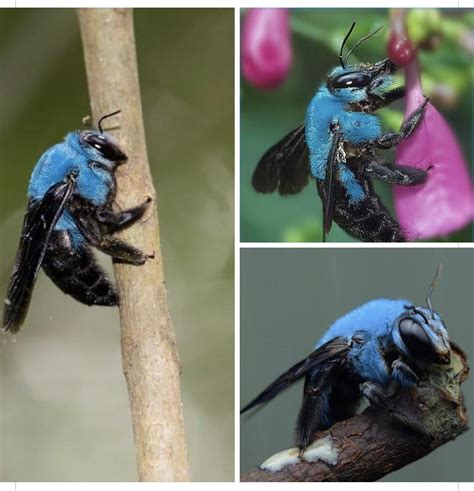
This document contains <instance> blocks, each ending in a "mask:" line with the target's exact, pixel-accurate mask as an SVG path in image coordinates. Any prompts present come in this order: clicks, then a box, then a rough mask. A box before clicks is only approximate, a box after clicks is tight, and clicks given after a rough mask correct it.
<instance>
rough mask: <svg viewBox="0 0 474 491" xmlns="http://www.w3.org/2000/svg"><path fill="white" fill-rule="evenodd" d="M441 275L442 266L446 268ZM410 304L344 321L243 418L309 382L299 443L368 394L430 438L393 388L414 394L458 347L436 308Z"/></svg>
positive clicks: (369, 308)
mask: <svg viewBox="0 0 474 491" xmlns="http://www.w3.org/2000/svg"><path fill="white" fill-rule="evenodd" d="M438 273H439V269H438ZM438 273H437V274H436V276H435V279H434V280H433V282H432V283H431V286H430V289H429V291H428V295H427V298H426V302H427V307H415V306H414V305H413V304H411V303H410V302H408V301H407V300H388V299H378V300H373V301H371V302H368V303H366V304H364V305H362V306H360V307H358V308H356V309H354V310H352V311H351V312H349V313H348V314H346V315H345V316H344V317H341V318H340V319H338V320H337V321H336V322H335V323H334V324H332V325H331V326H330V327H329V329H328V330H327V331H326V333H325V334H324V335H323V337H322V338H321V339H320V340H319V342H318V343H317V344H316V347H315V350H314V351H313V352H312V353H311V354H310V355H309V356H308V357H307V358H305V359H304V360H302V361H300V362H299V363H297V364H296V365H294V366H292V367H291V368H290V369H289V370H287V371H286V372H285V373H283V374H282V375H281V376H280V377H278V378H277V379H276V380H275V381H274V382H273V383H272V384H270V385H269V386H268V387H267V388H266V389H265V390H264V391H263V392H262V393H261V394H259V395H258V396H257V397H256V398H255V399H254V400H253V401H251V402H250V403H249V404H247V405H246V406H245V407H244V408H243V409H242V411H241V412H242V413H243V412H245V411H248V410H249V409H252V408H254V407H255V406H257V405H259V404H263V403H266V402H268V401H270V400H271V399H273V398H274V397H275V396H276V395H278V394H279V393H280V392H281V391H283V390H284V389H286V388H287V387H288V386H289V385H291V384H293V383H294V382H296V381H297V380H299V379H300V378H302V377H305V384H304V392H303V403H302V406H301V409H300V412H299V416H298V422H297V426H296V445H297V446H298V447H299V448H300V449H301V450H303V449H305V448H306V447H307V446H308V445H309V444H310V443H311V442H312V439H313V437H314V434H315V432H316V431H318V430H324V429H327V428H330V427H331V426H332V425H333V424H335V423H336V422H338V421H342V420H344V419H347V418H350V417H352V416H353V415H354V414H356V412H357V406H358V404H359V403H360V401H361V400H362V398H363V397H365V398H366V399H367V400H368V401H369V403H370V404H372V405H374V406H376V407H380V408H381V409H383V410H386V411H387V412H388V414H390V415H391V416H393V417H394V418H395V420H396V421H398V422H399V423H401V424H403V425H405V426H407V427H409V428H411V429H412V430H414V431H416V432H418V433H420V434H422V435H429V432H428V431H427V430H426V429H425V427H424V426H423V425H422V424H421V423H419V422H418V421H415V420H414V418H413V417H412V416H408V415H406V414H404V413H402V412H401V411H399V410H397V408H396V407H393V405H391V404H390V401H389V398H388V395H389V393H390V392H389V390H392V389H393V385H395V386H396V387H398V388H399V389H400V388H401V389H411V388H414V387H416V386H417V385H418V384H419V382H420V375H421V374H422V373H423V371H424V370H426V369H427V368H428V367H429V366H430V365H431V364H449V363H450V359H451V343H450V341H449V339H448V333H447V331H446V327H445V325H444V322H443V320H442V319H441V317H440V316H439V314H438V313H436V312H435V311H434V310H433V308H432V306H431V300H430V298H431V293H432V291H433V287H434V284H435V281H436V277H437V275H438Z"/></svg>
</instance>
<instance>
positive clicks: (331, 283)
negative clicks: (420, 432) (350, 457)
mask: <svg viewBox="0 0 474 491" xmlns="http://www.w3.org/2000/svg"><path fill="white" fill-rule="evenodd" d="M441 262H442V263H443V266H444V267H443V271H442V273H441V277H440V278H439V281H438V284H437V286H436V288H435V290H434V292H433V295H432V303H433V307H434V308H435V309H436V310H437V311H438V312H439V313H440V314H441V316H442V317H443V319H444V321H445V323H446V326H447V328H448V332H449V334H450V337H451V339H453V341H455V342H456V343H458V344H459V345H460V346H461V347H462V348H463V349H464V350H465V351H466V352H467V355H468V358H469V359H470V360H471V363H472V359H473V355H474V332H473V326H474V306H473V303H472V298H473V295H474V252H473V251H472V250H471V249H370V250H367V249H332V250H327V249H266V250H262V249H243V250H242V251H241V262H240V267H241V280H240V281H241V283H240V301H241V309H240V312H241V313H240V315H241V328H240V329H241V340H240V350H241V355H240V367H241V372H240V382H241V383H240V385H241V390H240V397H241V399H240V400H241V402H240V403H241V407H243V405H244V404H246V403H247V402H249V401H250V400H251V399H253V398H254V397H255V396H256V395H257V394H258V393H260V392H261V391H262V390H263V389H264V388H265V387H266V386H267V385H268V384H269V383H270V382H272V381H273V380H274V379H275V378H276V377H277V376H279V375H280V374H281V373H283V372H284V371H285V370H287V369H288V368H289V367H290V366H292V365H293V364H295V363H296V362H297V361H299V360H301V359H303V358H304V357H305V356H307V355H308V354H309V353H310V352H311V351H312V348H313V346H314V345H315V344H316V342H317V340H318V339H319V338H320V337H321V335H322V334H323V333H324V332H325V330H326V329H327V327H328V326H330V325H331V324H332V323H333V322H334V321H335V320H336V319H338V318H339V317H341V316H342V315H344V314H345V313H347V312H349V311H350V310H352V309H354V308H355V307H357V306H359V305H361V304H363V303H365V302H367V301H369V300H373V299H374V298H381V297H385V298H406V299H408V300H412V301H413V302H414V303H415V304H417V305H424V304H425V297H426V293H427V291H428V287H429V285H430V283H431V281H432V278H433V275H434V273H435V271H436V269H437V267H438V265H439V264H440V263H441ZM302 390H303V384H302V382H300V383H297V384H295V385H294V386H293V387H291V388H289V389H288V390H286V391H285V392H283V393H282V394H280V395H279V396H278V397H277V398H275V399H274V400H273V401H271V402H270V403H268V404H267V405H266V406H264V407H262V408H261V409H260V410H258V411H255V412H253V413H249V414H248V415H244V416H243V417H242V418H241V427H240V435H241V446H240V459H241V460H240V462H241V471H242V472H245V471H247V470H249V469H250V468H252V467H255V466H257V465H259V464H261V463H262V462H263V461H264V460H265V459H267V458H268V457H270V456H271V455H273V454H274V453H276V452H278V451H280V450H283V449H285V448H289V447H291V446H293V429H294V426H295V423H296V417H297V414H298V410H299V407H300V403H301V395H302ZM463 393H464V396H465V404H466V406H467V408H468V413H470V416H471V417H472V416H473V415H472V410H473V408H474V405H473V400H474V380H473V377H472V376H471V377H470V379H468V380H467V381H466V382H465V383H464V384H463ZM473 435H474V433H473V431H472V430H469V431H468V432H467V433H464V434H463V435H461V436H460V437H458V438H457V439H456V440H455V441H453V442H449V443H448V444H445V445H443V446H442V447H440V448H438V449H437V450H435V451H434V452H432V453H431V454H429V455H428V456H426V457H424V458H423V459H421V460H418V461H417V462H415V463H413V464H410V465H408V466H407V467H404V468H403V469H400V470H399V471H397V472H395V473H393V474H390V475H388V476H387V477H386V478H385V480H386V481H473V480H474V469H473V466H472V462H473V457H474V436H473ZM389 443H390V442H387V444H389Z"/></svg>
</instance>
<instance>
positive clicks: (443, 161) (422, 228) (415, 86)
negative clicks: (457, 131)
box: [394, 59, 474, 240]
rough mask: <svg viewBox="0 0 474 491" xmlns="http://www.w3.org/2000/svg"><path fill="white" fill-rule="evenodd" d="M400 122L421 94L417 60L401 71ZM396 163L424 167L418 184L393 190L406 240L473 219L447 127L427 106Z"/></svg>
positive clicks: (472, 202) (473, 201) (468, 186)
mask: <svg viewBox="0 0 474 491" xmlns="http://www.w3.org/2000/svg"><path fill="white" fill-rule="evenodd" d="M405 81H406V91H407V94H406V110H405V119H406V118H407V117H408V116H409V115H410V114H411V113H412V112H413V111H414V110H415V109H416V108H418V107H419V106H420V105H421V104H422V103H423V101H424V100H425V96H424V95H423V91H422V87H421V81H420V75H419V68H418V61H417V60H416V59H415V60H414V61H413V62H411V63H410V64H409V65H407V66H406V68H405ZM396 163H397V164H399V165H405V166H411V167H419V168H422V169H428V179H427V181H426V182H425V183H424V184H421V185H419V186H413V187H407V186H395V189H394V196H395V210H396V214H397V217H398V221H399V223H400V225H401V226H402V229H403V230H404V232H405V235H406V236H407V238H408V239H410V240H416V239H428V238H431V237H435V236H440V235H447V234H449V233H451V232H455V231H456V230H459V229H460V228H463V227H464V226H465V225H467V224H468V223H470V222H471V221H472V219H473V217H474V190H473V187H472V183H471V178H470V175H469V171H468V167H467V164H466V162H465V160H464V157H463V154H462V151H461V148H460V146H459V143H458V141H457V139H456V136H455V135H454V133H453V132H452V130H451V128H450V127H449V125H448V123H447V122H446V121H445V120H444V118H443V117H442V116H441V114H440V113H439V112H438V111H437V110H436V109H435V108H434V106H432V105H431V104H430V103H428V104H427V106H426V111H425V114H424V117H423V120H422V122H421V123H420V125H419V127H418V128H417V129H416V130H415V132H414V133H413V134H412V135H411V136H410V137H409V138H408V139H406V140H403V141H402V142H401V143H400V144H399V145H398V147H397V151H396Z"/></svg>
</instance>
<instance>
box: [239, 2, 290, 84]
mask: <svg viewBox="0 0 474 491" xmlns="http://www.w3.org/2000/svg"><path fill="white" fill-rule="evenodd" d="M291 62H292V51H291V36H290V22H289V12H288V9H249V10H248V11H247V13H246V15H245V20H244V25H243V32H242V69H243V74H244V77H245V78H246V79H247V81H248V82H249V83H251V84H253V85H255V86H257V87H260V88H262V89H273V88H275V87H277V86H278V85H280V84H281V83H282V82H283V81H284V80H285V79H286V76H287V75H288V72H289V70H290V68H291Z"/></svg>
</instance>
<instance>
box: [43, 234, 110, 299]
mask: <svg viewBox="0 0 474 491" xmlns="http://www.w3.org/2000/svg"><path fill="white" fill-rule="evenodd" d="M42 267H43V270H44V272H45V273H46V274H47V275H48V276H49V277H50V278H51V280H52V281H53V282H54V283H55V284H56V285H57V286H58V288H60V289H61V290H62V291H63V292H64V293H66V294H68V295H71V297H73V298H75V299H76V300H78V301H79V302H82V303H85V304H86V305H105V306H115V305H118V303H119V298H118V294H117V291H116V289H115V287H114V285H113V284H112V283H111V282H110V281H109V279H108V278H107V275H106V273H105V271H104V270H103V269H102V268H101V267H100V266H99V264H97V261H96V259H95V257H94V255H93V253H92V251H91V250H90V248H89V247H88V246H87V244H86V243H83V244H81V245H80V246H76V247H73V243H72V241H71V236H70V235H69V232H66V231H53V233H52V234H51V238H50V241H49V243H48V247H47V250H46V254H45V257H44V260H43V264H42Z"/></svg>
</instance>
